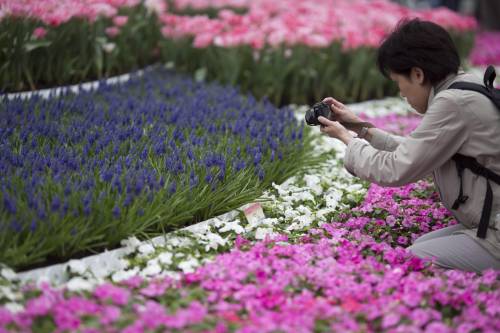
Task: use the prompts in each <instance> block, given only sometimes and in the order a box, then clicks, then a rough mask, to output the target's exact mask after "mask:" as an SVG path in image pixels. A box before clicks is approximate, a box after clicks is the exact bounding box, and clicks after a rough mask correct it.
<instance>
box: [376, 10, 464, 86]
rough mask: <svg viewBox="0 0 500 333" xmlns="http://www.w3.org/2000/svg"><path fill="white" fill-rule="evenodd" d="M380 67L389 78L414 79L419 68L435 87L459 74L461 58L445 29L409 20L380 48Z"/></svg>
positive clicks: (396, 29) (378, 59)
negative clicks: (405, 77)
mask: <svg viewBox="0 0 500 333" xmlns="http://www.w3.org/2000/svg"><path fill="white" fill-rule="evenodd" d="M377 64H378V67H379V69H380V71H381V72H382V74H384V76H386V77H389V72H394V73H397V74H403V75H406V76H410V72H411V69H412V67H419V68H421V69H422V71H423V72H424V78H425V81H426V82H430V83H431V84H432V85H434V84H436V83H437V82H439V81H441V80H443V79H444V78H445V77H446V76H448V75H449V74H452V73H457V72H458V68H459V66H460V57H459V56H458V51H457V48H456V47H455V44H454V43H453V40H452V39H451V36H450V34H449V33H448V32H447V31H446V30H445V29H444V28H442V27H441V26H439V25H437V24H435V23H432V22H428V21H421V20H419V19H412V20H408V19H406V20H402V21H400V22H399V23H398V25H397V27H396V28H395V29H394V31H393V32H392V33H391V34H390V35H389V36H387V38H386V39H385V40H384V41H383V42H382V44H381V45H380V48H379V49H378V54H377Z"/></svg>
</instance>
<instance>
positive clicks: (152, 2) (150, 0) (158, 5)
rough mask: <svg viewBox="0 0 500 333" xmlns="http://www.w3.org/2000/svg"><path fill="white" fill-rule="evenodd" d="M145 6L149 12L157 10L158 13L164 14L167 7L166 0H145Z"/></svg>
mask: <svg viewBox="0 0 500 333" xmlns="http://www.w3.org/2000/svg"><path fill="white" fill-rule="evenodd" d="M144 7H146V9H147V10H148V12H155V13H156V14H157V15H160V14H162V13H163V12H164V11H165V10H166V8H167V7H166V4H165V2H164V0H145V1H144Z"/></svg>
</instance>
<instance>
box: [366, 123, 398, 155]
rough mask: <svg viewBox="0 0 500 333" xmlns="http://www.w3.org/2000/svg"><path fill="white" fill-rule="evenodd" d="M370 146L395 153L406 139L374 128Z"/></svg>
mask: <svg viewBox="0 0 500 333" xmlns="http://www.w3.org/2000/svg"><path fill="white" fill-rule="evenodd" d="M372 131H373V134H372V139H371V141H370V145H371V146H372V147H373V148H375V149H378V150H385V151H394V150H396V148H397V147H398V146H399V144H400V143H401V142H402V141H403V140H404V137H402V136H398V135H394V134H390V133H388V132H386V131H383V130H381V129H380V128H374V129H373V130H372Z"/></svg>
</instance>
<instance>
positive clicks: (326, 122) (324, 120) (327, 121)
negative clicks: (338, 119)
mask: <svg viewBox="0 0 500 333" xmlns="http://www.w3.org/2000/svg"><path fill="white" fill-rule="evenodd" d="M318 121H319V122H320V123H321V124H322V125H323V126H331V125H333V124H335V123H334V122H333V121H331V120H330V119H328V118H325V117H323V116H319V117H318Z"/></svg>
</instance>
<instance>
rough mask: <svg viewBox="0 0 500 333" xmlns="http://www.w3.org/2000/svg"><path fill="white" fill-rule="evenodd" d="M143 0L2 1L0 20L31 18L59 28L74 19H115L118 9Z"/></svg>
mask: <svg viewBox="0 0 500 333" xmlns="http://www.w3.org/2000/svg"><path fill="white" fill-rule="evenodd" d="M140 2H141V0H0V19H1V18H2V17H5V16H7V15H9V16H14V17H22V18H26V17H30V18H36V19H39V20H41V21H42V22H43V23H45V24H47V25H50V26H58V25H60V24H62V23H64V22H67V21H69V20H70V19H72V18H74V17H80V18H85V19H88V20H90V21H95V20H96V19H97V17H99V16H104V17H113V16H115V15H116V14H117V12H118V8H121V7H132V6H136V5H137V4H139V3H140Z"/></svg>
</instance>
